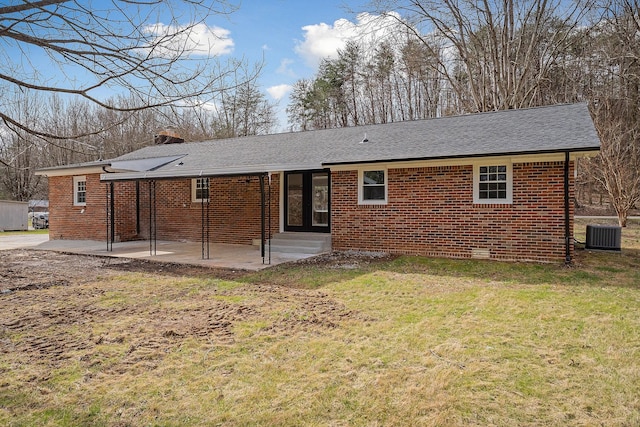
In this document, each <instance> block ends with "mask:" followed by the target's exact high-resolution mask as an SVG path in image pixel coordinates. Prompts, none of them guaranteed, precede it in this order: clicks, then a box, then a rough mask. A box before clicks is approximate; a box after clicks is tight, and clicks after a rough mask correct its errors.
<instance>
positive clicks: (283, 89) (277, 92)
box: [267, 84, 293, 100]
mask: <svg viewBox="0 0 640 427" xmlns="http://www.w3.org/2000/svg"><path fill="white" fill-rule="evenodd" d="M292 88H293V87H292V86H291V85H286V84H283V85H277V86H271V87H268V88H267V92H268V93H269V95H271V97H272V98H274V99H276V100H280V99H282V98H284V97H285V96H286V95H287V94H288V93H289V92H291V89H292Z"/></svg>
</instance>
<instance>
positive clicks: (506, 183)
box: [473, 163, 513, 204]
mask: <svg viewBox="0 0 640 427" xmlns="http://www.w3.org/2000/svg"><path fill="white" fill-rule="evenodd" d="M512 180H513V178H512V168H511V164H510V163H495V164H479V165H475V166H474V173H473V181H474V182H473V202H474V203H477V204H511V203H513V181H512Z"/></svg>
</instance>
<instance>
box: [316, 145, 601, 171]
mask: <svg viewBox="0 0 640 427" xmlns="http://www.w3.org/2000/svg"><path fill="white" fill-rule="evenodd" d="M567 152H569V153H570V157H571V160H575V159H577V158H581V157H593V156H596V155H598V153H599V152H600V147H587V148H580V149H574V148H572V149H563V150H549V151H530V152H506V153H494V154H467V155H459V156H437V157H419V158H406V159H380V160H356V161H345V162H326V163H323V166H324V167H327V168H330V169H331V170H350V169H353V168H354V166H355V167H363V166H366V165H379V164H386V165H389V167H392V168H405V167H415V166H416V165H427V166H454V165H468V164H474V163H477V162H479V161H481V160H483V159H486V160H490V159H504V158H510V159H512V161H514V162H520V163H529V162H541V161H546V162H551V161H563V160H564V156H565V153H567Z"/></svg>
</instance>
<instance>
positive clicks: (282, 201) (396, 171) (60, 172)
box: [37, 104, 600, 262]
mask: <svg viewBox="0 0 640 427" xmlns="http://www.w3.org/2000/svg"><path fill="white" fill-rule="evenodd" d="M599 149H600V141H599V139H598V136H597V133H596V130H595V128H594V125H593V122H592V120H591V116H590V114H589V111H588V108H587V105H586V104H570V105H556V106H549V107H539V108H531V109H521V110H508V111H499V112H489V113H481V114H471V115H464V116H456V117H444V118H438V119H430V120H418V121H410V122H398V123H388V124H380V125H369V126H358V127H351V128H340V129H327V130H315V131H308V132H294V133H282V134H274V135H264V136H251V137H244V138H234V139H225V140H213V141H206V142H197V143H175V144H161V145H154V146H149V147H145V148H142V149H140V150H137V151H134V152H132V153H129V154H126V155H124V156H121V157H118V158H115V159H112V160H105V161H97V162H90V163H82V164H72V165H67V166H61V167H53V168H47V169H41V170H39V171H38V172H37V173H38V174H40V175H45V176H47V177H48V178H49V201H50V222H49V226H50V238H51V239H74V240H77V239H89V240H103V241H104V240H106V241H107V245H109V243H110V242H111V244H113V242H123V241H129V240H136V239H146V240H153V239H161V240H168V241H194V242H203V245H204V242H205V241H206V242H215V243H233V244H246V245H251V244H255V242H256V240H257V239H259V240H258V241H260V240H261V241H262V242H267V241H269V239H276V238H278V236H282V235H283V233H284V234H287V235H290V234H293V233H300V232H304V233H329V235H330V237H331V239H330V241H331V248H332V249H333V250H363V251H383V252H390V253H399V254H417V255H426V256H434V257H455V258H488V259H500V260H529V261H539V262H570V261H571V257H572V256H573V250H574V248H573V215H574V203H573V197H574V182H575V177H574V173H575V172H574V171H575V160H576V158H578V157H580V156H593V155H595V154H597V152H598V150H599ZM262 247H263V248H264V245H263V246H262ZM263 251H264V249H263ZM263 256H264V252H263Z"/></svg>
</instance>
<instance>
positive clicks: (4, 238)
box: [0, 233, 49, 250]
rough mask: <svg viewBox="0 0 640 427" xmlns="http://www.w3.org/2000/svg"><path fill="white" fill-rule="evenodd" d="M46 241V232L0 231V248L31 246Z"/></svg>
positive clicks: (47, 238)
mask: <svg viewBox="0 0 640 427" xmlns="http://www.w3.org/2000/svg"><path fill="white" fill-rule="evenodd" d="M48 241H49V235H48V234H21V233H0V250H8V249H21V248H33V247H35V246H38V245H39V244H41V243H44V242H48Z"/></svg>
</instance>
